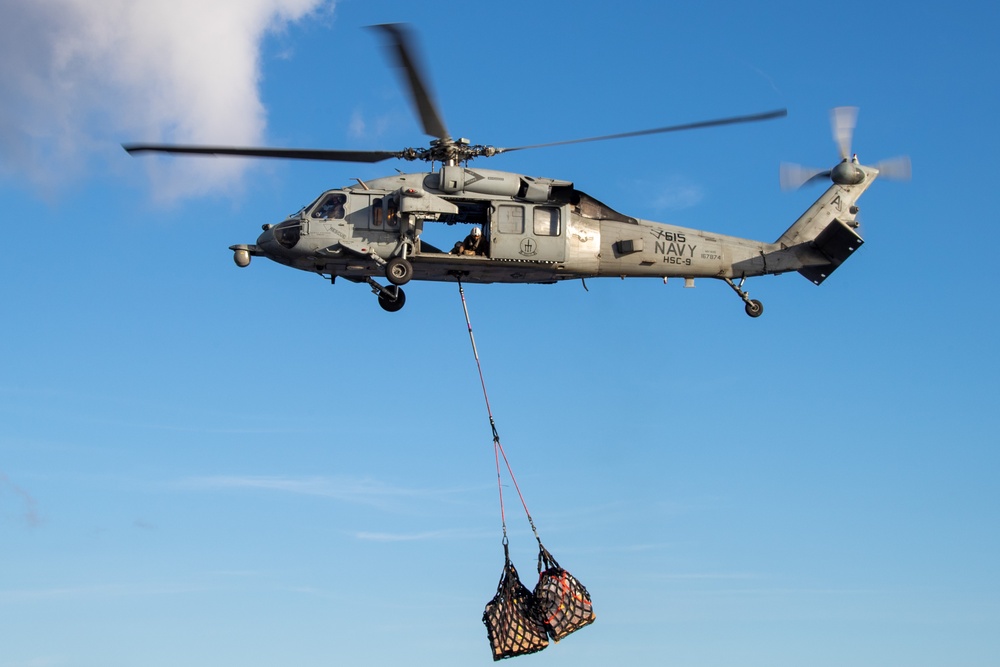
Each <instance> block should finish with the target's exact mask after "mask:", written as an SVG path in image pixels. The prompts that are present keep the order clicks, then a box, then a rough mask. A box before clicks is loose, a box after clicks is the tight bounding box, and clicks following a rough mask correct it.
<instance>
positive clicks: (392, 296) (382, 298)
mask: <svg viewBox="0 0 1000 667" xmlns="http://www.w3.org/2000/svg"><path fill="white" fill-rule="evenodd" d="M365 280H366V282H367V283H368V284H369V285H371V288H372V293H374V294H375V295H376V296H377V297H378V305H379V306H380V307H381V308H382V310H384V311H385V312H387V313H395V312H396V311H398V310H399V309H401V308H402V307H403V305H404V304H405V303H406V293H405V292H404V291H403V288H402V287H400V286H399V285H385V286H383V285H380V284H378V282H376V281H375V280H374V279H372V278H371V277H368V278H366V279H365Z"/></svg>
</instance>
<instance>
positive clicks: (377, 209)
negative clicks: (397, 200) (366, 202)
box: [372, 197, 382, 227]
mask: <svg viewBox="0 0 1000 667" xmlns="http://www.w3.org/2000/svg"><path fill="white" fill-rule="evenodd" d="M372 216H373V217H372V226H373V227H381V226H382V198H381V197H379V198H378V199H374V200H372Z"/></svg>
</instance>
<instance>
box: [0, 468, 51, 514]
mask: <svg viewBox="0 0 1000 667" xmlns="http://www.w3.org/2000/svg"><path fill="white" fill-rule="evenodd" d="M7 498H13V499H14V500H13V503H11V504H12V505H14V506H15V508H16V509H15V512H16V514H17V516H18V517H20V519H21V521H23V522H24V523H25V524H27V525H28V526H32V527H34V526H37V525H39V524H40V523H41V522H42V520H41V518H40V517H39V515H38V503H36V502H35V499H34V497H32V495H31V494H30V493H28V492H27V491H25V490H24V489H22V488H21V487H20V486H18V485H17V484H15V483H14V482H12V481H10V478H9V477H7V475H5V474H4V473H3V472H0V508H3V507H4V506H5V505H7V502H6V500H7Z"/></svg>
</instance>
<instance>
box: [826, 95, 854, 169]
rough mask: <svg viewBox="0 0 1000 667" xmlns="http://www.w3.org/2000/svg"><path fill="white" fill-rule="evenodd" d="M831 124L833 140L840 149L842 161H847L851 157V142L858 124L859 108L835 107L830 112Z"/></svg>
mask: <svg viewBox="0 0 1000 667" xmlns="http://www.w3.org/2000/svg"><path fill="white" fill-rule="evenodd" d="M830 124H831V126H832V127H833V140H834V141H836V142H837V147H838V148H839V149H840V159H841V160H846V159H847V158H849V157H851V140H852V139H853V138H854V128H855V127H857V124H858V108H857V107H835V108H834V109H833V110H832V111H831V112H830Z"/></svg>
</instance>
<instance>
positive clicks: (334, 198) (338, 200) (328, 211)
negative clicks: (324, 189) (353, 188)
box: [312, 192, 347, 220]
mask: <svg viewBox="0 0 1000 667" xmlns="http://www.w3.org/2000/svg"><path fill="white" fill-rule="evenodd" d="M346 203H347V195H345V194H344V193H342V192H336V193H333V194H329V195H327V196H326V199H324V200H323V203H322V204H320V205H319V206H317V207H316V210H315V211H313V214H312V217H314V218H333V219H334V220H343V219H344V204H346Z"/></svg>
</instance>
